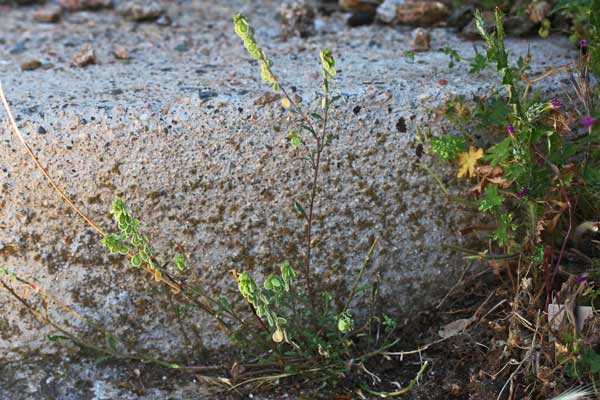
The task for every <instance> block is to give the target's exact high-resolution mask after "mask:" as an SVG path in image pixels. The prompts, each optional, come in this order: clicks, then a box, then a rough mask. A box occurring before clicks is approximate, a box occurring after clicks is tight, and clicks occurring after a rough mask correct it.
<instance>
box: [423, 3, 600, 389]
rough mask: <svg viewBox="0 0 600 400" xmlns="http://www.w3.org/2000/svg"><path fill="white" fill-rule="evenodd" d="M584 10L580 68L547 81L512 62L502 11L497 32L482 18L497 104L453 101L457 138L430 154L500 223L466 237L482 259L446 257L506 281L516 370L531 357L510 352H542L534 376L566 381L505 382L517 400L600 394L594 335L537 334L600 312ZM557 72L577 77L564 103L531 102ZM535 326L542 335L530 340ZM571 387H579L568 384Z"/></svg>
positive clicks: (596, 14)
mask: <svg viewBox="0 0 600 400" xmlns="http://www.w3.org/2000/svg"><path fill="white" fill-rule="evenodd" d="M586 3H587V7H588V8H587V12H586V15H587V18H586V19H585V21H584V24H585V26H586V27H587V31H586V35H588V36H587V38H585V39H584V38H582V39H581V40H580V42H579V47H580V53H579V58H578V60H577V61H576V62H575V63H573V65H569V66H567V67H564V66H563V67H557V68H549V69H548V70H547V71H546V72H545V73H544V74H543V75H542V76H540V77H531V76H530V74H531V71H532V68H531V66H530V65H529V63H530V59H531V57H532V55H531V54H529V53H528V54H527V55H525V56H524V57H519V59H518V60H517V61H516V62H514V63H513V62H511V60H510V57H509V52H508V51H507V49H506V47H505V36H504V27H503V14H502V12H501V11H500V9H497V10H496V13H495V27H494V29H493V31H490V29H489V28H488V27H487V26H486V24H485V22H484V19H483V18H482V16H481V14H480V13H479V12H476V14H475V21H476V26H477V29H478V31H479V33H480V35H481V37H482V38H483V39H484V41H485V44H486V47H487V50H486V55H485V62H484V63H483V62H482V63H481V65H482V67H484V66H485V68H488V67H493V69H495V71H496V72H497V73H499V75H500V82H499V83H500V85H499V88H498V89H495V90H494V91H491V95H490V96H489V97H481V96H479V97H477V98H475V103H476V104H475V107H470V106H469V105H468V104H467V103H466V102H465V101H464V99H463V98H458V97H455V98H452V99H450V101H449V102H448V103H447V104H446V106H445V107H444V108H442V112H443V113H444V114H445V116H446V117H447V120H448V121H450V122H451V123H452V124H454V126H455V127H456V128H457V129H456V130H457V131H458V133H457V134H447V135H443V136H436V137H433V138H430V143H431V149H432V151H433V152H434V153H435V154H436V155H437V156H438V157H439V158H441V159H442V160H445V161H448V162H452V163H455V165H456V166H457V169H458V172H457V177H458V178H468V179H470V180H476V183H475V184H474V186H473V187H472V188H471V190H470V191H469V197H470V198H468V199H467V200H466V203H467V204H471V205H472V206H473V207H472V209H473V210H475V211H477V212H479V213H480V214H481V220H482V221H483V222H484V223H485V222H488V221H490V220H491V221H492V226H483V227H479V226H475V227H468V228H467V231H471V232H477V233H478V236H479V239H481V240H482V242H483V243H482V246H481V248H478V249H465V248H460V247H458V246H453V245H448V247H450V248H453V249H458V250H462V251H464V252H467V253H469V254H470V255H469V256H468V258H472V259H478V260H483V261H488V262H489V263H490V265H492V266H493V267H494V271H495V272H497V273H498V272H503V273H504V274H505V275H506V276H507V277H508V279H509V284H510V286H511V289H512V293H513V295H514V297H513V298H511V299H510V301H511V307H512V309H510V310H509V311H508V312H509V313H511V315H512V316H513V317H511V319H510V320H509V324H510V325H509V329H507V331H508V333H509V336H508V337H507V338H506V342H507V345H505V346H504V350H505V351H506V354H507V355H509V356H510V357H512V359H520V357H524V358H523V359H522V360H523V361H522V362H523V363H526V362H529V361H528V358H527V357H529V356H530V354H529V355H528V354H526V355H524V356H523V355H522V354H517V353H519V349H518V348H514V347H511V346H510V343H511V340H515V338H519V339H518V340H519V341H520V342H521V343H524V342H527V343H540V345H541V346H542V350H540V351H541V352H545V353H546V354H554V353H555V352H556V354H555V358H554V359H553V360H552V359H551V358H548V359H546V360H545V361H544V362H543V363H538V364H537V365H536V369H537V370H539V369H540V368H542V369H544V368H545V369H548V370H559V369H562V371H563V372H564V375H563V378H562V379H561V380H560V381H559V382H554V384H553V385H552V386H550V385H548V382H543V381H542V382H539V383H540V385H539V386H538V385H532V384H531V382H532V381H536V380H537V379H541V378H540V376H539V375H538V376H533V375H528V374H527V371H524V370H521V369H520V366H521V365H522V364H519V367H518V368H515V369H514V371H513V372H512V375H511V377H510V379H509V381H510V382H511V388H512V387H513V384H514V381H513V380H516V379H517V377H520V378H519V379H521V381H520V382H519V383H518V384H517V386H519V385H520V388H519V389H517V388H515V389H514V390H521V389H522V390H524V391H525V390H528V394H529V395H530V396H531V397H535V396H536V395H542V396H545V398H547V397H549V396H550V395H551V394H555V393H556V391H557V390H558V391H559V390H561V389H565V388H568V387H569V386H571V385H573V384H574V383H577V382H578V381H577V380H579V382H581V381H585V379H587V381H588V382H594V381H596V380H597V379H598V378H599V377H600V374H599V371H600V369H598V365H600V361H599V360H600V356H598V355H597V354H596V353H595V352H594V351H597V349H596V350H594V348H593V346H590V343H591V342H593V338H592V336H594V335H596V333H593V334H592V336H590V332H591V331H588V334H587V335H588V336H587V338H586V335H585V334H584V333H583V332H578V331H577V329H576V328H575V325H574V321H573V320H571V321H570V322H569V323H566V322H565V324H566V325H568V326H563V327H561V328H560V330H558V329H557V328H556V327H555V326H553V325H552V323H551V322H550V326H549V325H548V323H545V324H543V323H542V322H541V321H542V317H541V316H543V315H544V314H545V313H547V312H549V307H550V305H551V304H552V303H554V305H556V304H557V302H558V303H567V302H572V303H573V304H574V303H575V302H576V300H577V301H586V300H585V299H586V296H587V298H588V300H587V301H590V302H591V304H592V306H593V305H594V300H593V297H594V294H595V293H597V291H596V290H595V289H594V288H598V287H599V286H600V285H599V282H600V281H598V277H599V276H600V275H596V274H595V273H596V271H598V270H599V269H598V266H600V246H599V244H600V242H599V241H598V232H599V231H600V223H599V222H598V219H599V216H600V174H598V172H597V171H598V168H599V167H600V157H598V156H599V153H598V145H599V144H600V126H599V125H600V124H598V123H597V119H598V116H599V115H600V90H599V88H600V85H598V84H597V83H596V84H595V86H594V82H597V80H595V79H594V78H593V77H592V76H591V74H590V71H591V73H592V74H593V73H594V68H595V65H598V62H599V61H600V53H597V50H598V48H600V47H598V46H599V45H600V43H599V42H598V39H599V36H598V35H599V34H600V8H596V9H594V7H593V6H592V8H591V9H590V8H589V7H590V3H594V4H596V5H598V4H600V3H598V2H597V1H596V0H595V1H594V2H586ZM582 4H583V3H582ZM533 56H535V54H534V55H533ZM561 71H566V72H567V73H568V74H569V75H568V77H569V81H570V83H571V88H570V92H569V91H567V90H565V89H566V88H564V87H563V88H560V94H558V96H561V98H558V96H557V94H556V93H551V94H550V96H549V97H550V98H549V99H548V100H544V96H543V94H542V93H543V92H542V91H541V90H533V84H534V83H536V82H541V81H543V79H545V78H547V77H549V76H551V75H553V74H556V73H559V72H561ZM550 90H556V88H555V87H550ZM548 91H549V90H548V88H546V92H548ZM565 92H566V93H567V94H565ZM546 96H548V95H547V94H546ZM546 98H548V97H546ZM567 100H570V104H567ZM584 238H587V239H584ZM580 285H587V287H588V289H586V290H584V289H585V288H584V287H582V286H580ZM568 293H571V294H568ZM534 310H537V313H538V314H537V320H535V319H532V320H524V319H523V317H521V318H517V315H527V314H529V315H530V316H531V315H535V311H534ZM545 318H547V320H548V321H551V318H550V317H549V316H546V317H545ZM595 318H598V317H597V315H596V316H595ZM596 321H597V319H596ZM533 326H536V327H538V328H536V329H535V330H533V332H532V331H531V327H533ZM594 332H597V331H594ZM555 343H557V344H556V347H555ZM517 347H518V346H517ZM558 349H561V351H558ZM555 376H556V375H555ZM569 376H570V377H571V378H575V379H576V380H571V381H569V379H571V378H569ZM557 383H558V384H557ZM505 387H506V385H505ZM527 388H529V389H527ZM503 390H504V388H503ZM596 395H598V393H596Z"/></svg>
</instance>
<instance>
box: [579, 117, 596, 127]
mask: <svg viewBox="0 0 600 400" xmlns="http://www.w3.org/2000/svg"><path fill="white" fill-rule="evenodd" d="M581 123H582V124H583V126H587V127H590V126H592V125H594V124H595V123H596V118H592V117H590V116H587V115H586V116H585V117H583V118H581Z"/></svg>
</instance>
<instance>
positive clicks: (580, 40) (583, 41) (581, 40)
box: [579, 39, 588, 47]
mask: <svg viewBox="0 0 600 400" xmlns="http://www.w3.org/2000/svg"><path fill="white" fill-rule="evenodd" d="M587 44H588V43H587V40H585V39H579V46H580V47H586V46H587Z"/></svg>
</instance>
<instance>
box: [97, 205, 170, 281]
mask: <svg viewBox="0 0 600 400" xmlns="http://www.w3.org/2000/svg"><path fill="white" fill-rule="evenodd" d="M112 213H113V214H114V216H115V220H116V221H117V224H118V226H119V230H120V231H121V233H120V234H119V235H116V234H107V235H105V236H104V238H103V239H102V243H104V245H105V246H106V247H108V249H109V250H110V251H111V253H117V254H124V255H125V254H129V252H130V250H132V251H133V253H134V254H133V255H132V257H131V265H133V266H134V267H140V266H141V265H142V264H147V265H148V266H150V268H152V269H154V270H158V268H157V265H156V263H155V262H154V261H153V260H152V257H153V256H154V249H153V248H152V246H150V241H149V239H148V236H146V235H143V234H141V233H140V230H139V227H140V221H139V220H138V219H134V218H132V217H131V214H130V213H129V210H127V206H126V205H125V202H124V201H123V200H121V199H119V198H116V199H115V200H114V201H113V204H112ZM126 239H127V240H129V242H130V243H131V245H132V248H130V247H129V246H128V245H127V244H126V243H125V240H126ZM156 272H158V271H156ZM157 278H159V274H157Z"/></svg>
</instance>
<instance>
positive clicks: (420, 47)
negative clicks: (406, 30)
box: [412, 28, 430, 52]
mask: <svg viewBox="0 0 600 400" xmlns="http://www.w3.org/2000/svg"><path fill="white" fill-rule="evenodd" d="M412 36H413V44H412V50H413V51H415V52H419V51H428V50H429V49H430V43H429V30H427V29H425V28H417V29H415V30H414V31H413V33H412Z"/></svg>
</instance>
